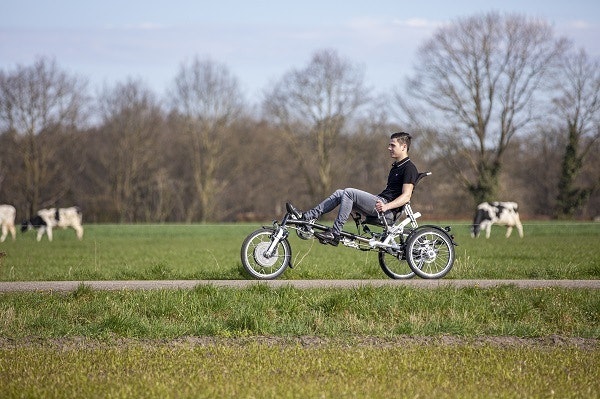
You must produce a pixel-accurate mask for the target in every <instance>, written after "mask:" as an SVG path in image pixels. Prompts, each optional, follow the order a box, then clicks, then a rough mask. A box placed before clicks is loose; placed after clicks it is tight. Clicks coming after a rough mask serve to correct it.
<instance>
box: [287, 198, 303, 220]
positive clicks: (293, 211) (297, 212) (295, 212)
mask: <svg viewBox="0 0 600 399" xmlns="http://www.w3.org/2000/svg"><path fill="white" fill-rule="evenodd" d="M285 209H286V210H287V211H288V213H291V214H292V216H293V217H295V218H296V219H298V220H304V218H303V217H302V212H301V211H300V210H298V209H297V208H296V207H295V206H294V205H292V204H290V203H289V202H286V203H285Z"/></svg>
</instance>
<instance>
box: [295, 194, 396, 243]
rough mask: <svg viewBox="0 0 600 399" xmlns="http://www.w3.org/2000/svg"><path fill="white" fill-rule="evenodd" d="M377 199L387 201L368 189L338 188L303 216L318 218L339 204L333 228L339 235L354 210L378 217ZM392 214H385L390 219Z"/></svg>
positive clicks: (308, 218) (390, 212) (389, 212)
mask: <svg viewBox="0 0 600 399" xmlns="http://www.w3.org/2000/svg"><path fill="white" fill-rule="evenodd" d="M377 201H382V202H383V203H387V201H386V200H385V199H383V198H380V197H378V196H376V195H373V194H371V193H368V192H366V191H362V190H358V189H356V188H345V189H343V190H336V191H335V192H334V193H333V194H331V195H330V196H329V197H327V198H325V200H323V202H321V203H320V204H319V205H317V206H315V207H314V208H312V209H311V210H309V211H306V212H304V213H303V216H304V218H305V219H307V220H311V219H318V218H319V217H320V216H321V215H323V214H325V213H328V212H331V211H332V210H334V209H335V208H336V207H337V206H338V205H339V207H340V209H339V211H338V215H337V217H336V218H335V222H333V228H332V231H333V234H336V235H339V234H340V233H341V231H342V229H343V227H344V223H346V221H347V220H348V218H349V217H350V213H351V212H352V210H355V211H358V212H360V213H362V214H363V215H365V216H375V217H377V210H376V209H375V204H376V203H377ZM391 215H392V211H388V212H386V214H385V216H386V218H388V219H389V218H391V217H392V216H391Z"/></svg>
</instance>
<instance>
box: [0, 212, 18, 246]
mask: <svg viewBox="0 0 600 399" xmlns="http://www.w3.org/2000/svg"><path fill="white" fill-rule="evenodd" d="M16 215H17V210H16V209H15V207H14V206H12V205H0V226H2V236H1V237H0V242H4V240H6V236H8V233H9V232H10V234H11V235H12V239H13V241H14V240H15V239H16V238H17V232H16V230H15V216H16Z"/></svg>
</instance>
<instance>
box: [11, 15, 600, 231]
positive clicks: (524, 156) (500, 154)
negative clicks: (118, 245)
mask: <svg viewBox="0 0 600 399" xmlns="http://www.w3.org/2000/svg"><path fill="white" fill-rule="evenodd" d="M417 60H418V62H417V66H415V70H414V73H413V74H412V75H411V76H409V77H408V78H407V79H406V84H404V85H402V86H399V87H397V88H391V89H390V91H389V93H373V91H372V90H371V89H369V88H368V87H367V86H366V84H365V79H364V70H363V69H362V68H361V67H360V65H356V64H353V63H351V62H350V61H348V60H347V59H345V58H344V57H343V56H341V55H340V54H338V52H337V51H335V50H333V49H321V50H318V51H316V52H315V53H314V54H313V56H312V57H311V59H310V60H308V62H307V64H306V65H304V66H301V67H299V68H293V69H291V70H289V71H287V72H285V73H284V74H283V75H282V76H281V77H280V78H279V79H278V80H276V81H275V83H273V84H272V85H271V86H270V87H267V88H265V90H264V94H263V98H262V99H261V100H260V101H259V103H258V104H251V103H249V102H248V100H247V99H245V98H244V95H243V93H242V92H241V89H240V85H239V81H238V79H237V78H236V77H235V76H233V75H232V74H231V72H230V71H229V69H228V68H227V66H226V65H224V64H221V63H219V62H216V61H213V60H210V59H200V58H198V57H196V58H194V59H193V60H192V61H190V62H187V63H182V64H181V66H180V68H179V71H178V73H177V74H176V76H175V77H174V79H173V81H172V85H171V86H170V89H169V91H168V93H167V94H166V95H165V96H164V97H163V98H159V97H158V96H157V95H156V93H154V92H153V91H152V90H151V89H149V87H148V86H147V85H146V84H145V83H144V82H143V81H142V80H139V79H127V80H125V81H124V82H117V83H115V84H114V85H113V86H109V87H104V88H103V89H102V90H101V91H100V92H99V93H97V94H96V95H94V96H92V95H91V94H90V92H89V88H88V85H87V83H86V81H85V79H84V78H82V77H79V76H77V75H73V74H69V73H68V72H66V71H65V70H64V69H62V68H61V67H60V66H59V65H58V63H57V62H56V60H54V59H52V58H47V57H39V58H37V59H36V60H35V61H34V62H33V64H32V65H17V66H16V67H15V68H13V69H11V70H1V71H0V203H10V204H13V205H14V206H15V207H16V208H17V210H18V214H19V216H20V218H22V219H24V218H26V217H29V216H31V215H33V214H34V213H35V212H37V210H38V209H40V208H46V207H54V206H58V207H62V206H71V205H78V206H80V207H81V208H82V209H83V211H84V217H85V220H86V221H88V222H89V221H92V222H185V223H191V222H208V221H241V220H257V219H260V220H269V219H273V218H276V217H278V216H280V215H281V213H282V212H283V205H284V203H285V201H288V200H290V201H293V202H294V203H295V204H297V206H299V207H301V208H308V207H309V206H312V205H313V204H314V203H316V202H317V201H319V200H321V199H322V198H323V197H324V196H326V195H328V194H329V193H330V192H331V191H332V190H333V189H335V188H341V187H350V186H351V187H358V188H361V189H364V190H367V191H370V192H374V193H378V192H379V191H381V190H382V188H383V187H384V186H385V181H386V177H387V172H388V170H389V163H390V159H389V157H388V155H387V150H386V148H387V143H388V139H389V135H390V134H391V133H392V132H394V131H408V132H410V133H411V134H412V135H413V137H414V140H413V146H412V148H411V151H410V154H411V158H412V159H413V161H414V162H415V164H416V165H417V167H418V168H419V169H420V170H430V171H432V172H433V175H432V176H431V177H429V178H427V179H425V180H424V181H423V182H422V183H420V184H419V187H418V188H417V190H416V193H415V195H414V199H413V202H414V203H415V204H417V205H416V206H417V208H418V209H419V210H421V211H422V212H423V213H424V214H425V215H428V216H431V217H461V218H462V217H470V216H471V214H472V212H473V209H474V206H475V205H476V204H477V203H479V202H482V201H486V200H503V201H506V200H511V201H517V202H518V203H519V204H520V210H521V212H522V213H523V214H524V215H525V216H526V217H527V216H528V217H537V218H574V217H577V218H583V219H589V218H595V217H597V216H598V215H599V214H600V211H599V210H600V195H599V193H598V188H599V186H600V176H599V175H600V156H599V151H598V149H599V140H598V138H599V137H600V123H599V118H600V95H599V92H600V90H599V89H600V63H599V61H598V60H596V59H593V58H591V57H589V56H588V55H587V53H586V52H585V50H583V49H575V48H574V47H573V45H572V44H571V43H570V42H569V41H568V40H567V39H565V38H557V37H556V36H555V35H554V32H553V30H552V27H551V26H550V25H549V24H548V23H547V22H545V21H543V20H538V19H532V18H528V17H525V16H523V15H518V14H502V15H501V14H498V13H487V14H480V15H475V16H470V17H465V18H460V19H457V20H456V21H454V22H453V23H452V24H449V25H447V26H444V27H441V28H439V29H438V30H437V31H436V32H435V34H434V35H433V36H432V37H431V38H430V39H428V40H427V41H426V42H425V43H423V44H422V45H421V46H420V48H419V52H418V54H417Z"/></svg>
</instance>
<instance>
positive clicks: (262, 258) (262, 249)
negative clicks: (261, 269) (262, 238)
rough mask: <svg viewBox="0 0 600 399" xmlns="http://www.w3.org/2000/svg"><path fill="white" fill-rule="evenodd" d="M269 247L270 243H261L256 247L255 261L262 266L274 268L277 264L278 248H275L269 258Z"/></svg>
mask: <svg viewBox="0 0 600 399" xmlns="http://www.w3.org/2000/svg"><path fill="white" fill-rule="evenodd" d="M269 245H270V243H268V242H261V243H259V244H258V245H257V246H256V247H254V260H256V263H258V264H259V265H261V266H273V265H274V264H275V262H277V248H275V251H274V253H273V255H271V256H267V254H266V252H267V250H268V249H269Z"/></svg>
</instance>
